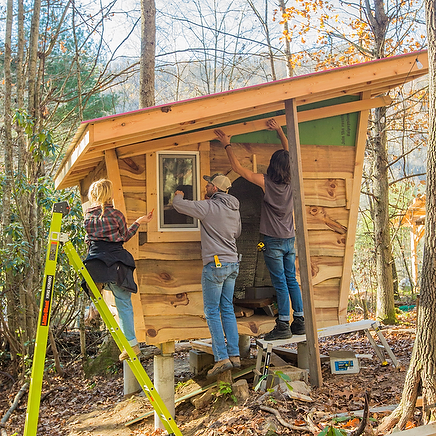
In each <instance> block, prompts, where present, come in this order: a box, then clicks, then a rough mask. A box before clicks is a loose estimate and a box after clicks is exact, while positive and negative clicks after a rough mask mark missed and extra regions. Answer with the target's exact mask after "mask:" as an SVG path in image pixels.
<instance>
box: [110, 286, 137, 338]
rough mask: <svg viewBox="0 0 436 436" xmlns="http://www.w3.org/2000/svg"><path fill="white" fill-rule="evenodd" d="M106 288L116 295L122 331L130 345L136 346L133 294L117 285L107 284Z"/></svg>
mask: <svg viewBox="0 0 436 436" xmlns="http://www.w3.org/2000/svg"><path fill="white" fill-rule="evenodd" d="M104 288H105V289H109V290H111V291H112V293H113V294H114V297H115V306H116V307H117V311H118V318H119V321H120V329H121V331H122V332H123V334H124V336H125V337H126V339H127V340H128V341H129V344H130V345H132V346H133V345H136V344H137V343H138V341H137V340H136V334H135V323H134V320H133V306H132V293H131V292H129V291H125V290H124V289H122V288H120V287H119V286H118V285H117V284H116V283H105V286H104Z"/></svg>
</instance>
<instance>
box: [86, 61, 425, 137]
mask: <svg viewBox="0 0 436 436" xmlns="http://www.w3.org/2000/svg"><path fill="white" fill-rule="evenodd" d="M416 57H417V54H416V53H411V54H407V55H402V56H396V57H395V60H394V59H393V58H386V59H381V60H377V61H373V62H366V63H363V64H356V65H352V66H349V67H346V68H335V69H332V70H328V71H325V72H322V73H312V74H307V75H304V76H297V77H292V78H290V79H284V80H279V81H275V82H270V83H266V84H261V85H255V86H250V87H246V88H242V89H237V90H232V91H227V92H223V93H219V94H214V95H210V96H205V97H200V98H195V99H191V100H187V101H184V102H178V103H174V104H170V105H165V106H160V107H155V108H149V109H146V110H143V111H138V112H137V113H133V114H132V113H130V114H128V115H125V116H118V117H113V118H109V119H106V120H105V122H98V123H95V126H94V128H95V135H96V138H98V140H99V141H106V142H111V141H113V140H115V139H117V138H121V137H127V136H130V135H132V134H135V133H136V132H138V131H140V130H146V129H144V126H153V128H160V127H162V128H167V127H168V126H169V125H174V124H180V123H191V122H193V120H197V118H198V114H199V111H200V113H202V114H207V116H208V117H214V116H219V115H221V114H223V113H226V112H230V111H232V112H237V111H242V110H246V109H247V108H249V107H254V106H258V105H259V104H261V105H264V104H270V103H274V102H279V101H283V100H284V99H296V98H299V97H300V98H301V96H303V95H307V96H310V95H313V94H320V95H322V94H323V93H325V92H329V91H331V90H333V89H336V90H338V93H340V92H342V94H343V95H344V94H349V88H350V87H353V86H356V85H361V86H366V88H367V89H371V88H372V87H374V86H375V84H377V83H378V82H384V81H385V80H388V79H390V78H392V77H395V78H396V79H397V81H398V82H397V83H398V85H399V84H402V83H403V82H404V81H405V80H409V79H408V78H409V76H410V75H411V74H412V73H414V72H416V73H417V74H420V75H424V74H426V72H427V71H428V58H427V55H426V53H423V54H422V55H421V56H420V58H419V59H420V61H421V63H422V64H423V68H422V69H420V70H418V69H417V67H416V65H415V64H416V61H415V59H416ZM402 76H404V80H403V79H402ZM200 102H201V103H200Z"/></svg>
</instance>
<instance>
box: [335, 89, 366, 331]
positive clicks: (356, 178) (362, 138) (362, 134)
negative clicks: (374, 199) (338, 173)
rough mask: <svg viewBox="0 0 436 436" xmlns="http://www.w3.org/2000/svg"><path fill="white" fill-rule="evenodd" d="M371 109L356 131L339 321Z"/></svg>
mask: <svg viewBox="0 0 436 436" xmlns="http://www.w3.org/2000/svg"><path fill="white" fill-rule="evenodd" d="M370 97H371V92H370V91H365V92H363V93H362V94H361V96H360V98H361V101H362V100H366V99H368V98H370ZM368 116H369V110H361V111H360V112H359V121H358V123H357V131H356V146H355V150H356V152H355V157H354V175H353V187H352V192H351V202H350V204H349V206H348V208H349V210H350V215H349V218H348V228H347V235H346V242H345V254H344V265H343V268H342V278H341V288H340V292H339V307H338V322H339V324H343V323H345V322H346V321H347V307H348V294H349V293H350V281H351V269H352V267H353V255H354V243H355V242H356V228H357V218H358V212H359V202H360V189H361V184H362V173H363V161H364V158H365V147H366V137H367V133H368Z"/></svg>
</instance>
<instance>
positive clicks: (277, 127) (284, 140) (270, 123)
mask: <svg viewBox="0 0 436 436" xmlns="http://www.w3.org/2000/svg"><path fill="white" fill-rule="evenodd" d="M266 125H267V127H268V129H270V130H275V131H276V132H277V136H278V137H279V139H280V141H281V143H282V147H283V150H287V151H289V144H288V138H286V135H285V132H283V129H282V126H281V125H280V124H279V123H278V122H277V121H276V120H275V119H274V118H271V119H270V120H268V121H267V122H266Z"/></svg>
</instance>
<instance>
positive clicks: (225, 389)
mask: <svg viewBox="0 0 436 436" xmlns="http://www.w3.org/2000/svg"><path fill="white" fill-rule="evenodd" d="M215 395H216V397H217V398H218V397H223V398H231V399H232V401H233V402H234V403H235V404H236V403H237V402H238V400H237V399H236V397H235V395H234V394H233V389H232V386H231V384H230V383H226V382H223V381H220V382H219V383H218V392H217V393H216V394H215Z"/></svg>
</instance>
